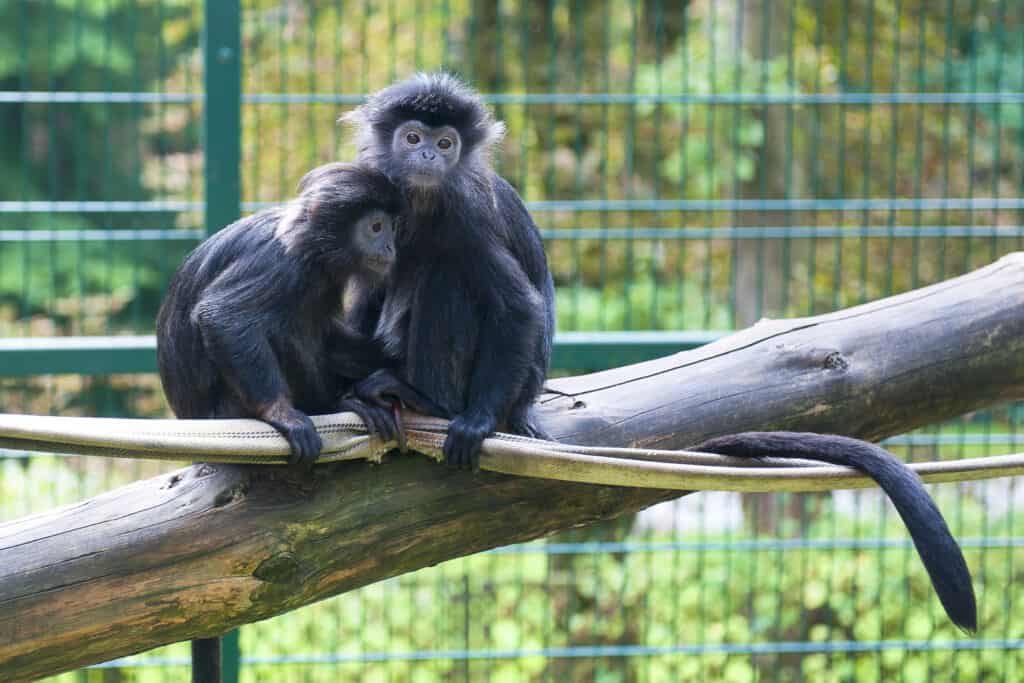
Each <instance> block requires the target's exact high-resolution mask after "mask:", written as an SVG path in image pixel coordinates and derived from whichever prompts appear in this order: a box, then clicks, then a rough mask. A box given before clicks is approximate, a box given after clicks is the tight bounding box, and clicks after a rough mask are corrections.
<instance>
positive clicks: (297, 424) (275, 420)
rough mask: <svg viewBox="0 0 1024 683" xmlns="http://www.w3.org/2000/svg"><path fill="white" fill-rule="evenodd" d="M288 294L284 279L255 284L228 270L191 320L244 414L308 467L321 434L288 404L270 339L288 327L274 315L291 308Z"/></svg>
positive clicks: (295, 460) (205, 295)
mask: <svg viewBox="0 0 1024 683" xmlns="http://www.w3.org/2000/svg"><path fill="white" fill-rule="evenodd" d="M264 283H273V285H274V286H273V288H271V287H270V286H268V285H267V284H264ZM290 290H291V288H290V287H288V281H287V278H275V277H260V279H259V281H256V280H255V278H252V277H240V276H238V275H237V274H236V273H235V272H234V271H232V270H228V271H227V272H225V273H224V275H222V276H221V277H219V278H218V279H217V280H215V281H214V282H213V283H212V284H211V285H210V286H209V287H208V288H207V289H206V290H205V291H204V292H203V295H202V297H201V298H200V299H199V301H198V302H197V303H196V305H195V307H194V308H193V309H192V320H193V321H194V322H195V324H196V325H197V326H198V327H199V330H200V332H201V334H202V339H203V346H204V347H205V349H206V351H207V353H208V354H209V356H210V359H211V360H212V361H213V363H214V365H216V367H217V369H218V370H219V371H220V373H221V375H222V376H223V377H224V379H225V381H226V382H227V383H228V385H229V386H230V387H231V389H232V390H233V392H234V393H235V396H236V397H237V399H238V401H239V403H240V405H241V408H242V409H243V411H244V412H246V413H247V414H248V415H249V416H251V417H256V418H259V419H261V420H264V421H265V422H267V423H269V424H270V425H272V426H273V427H274V428H275V429H277V430H278V431H279V432H281V434H282V435H283V436H284V437H285V438H286V439H287V440H288V443H289V445H290V446H291V450H292V457H291V459H290V462H292V464H298V463H303V464H312V463H313V461H315V460H316V458H317V456H318V455H319V454H320V449H321V447H322V442H321V440H320V435H319V434H317V431H316V428H315V427H314V426H313V422H312V421H311V420H310V419H309V416H307V415H306V414H305V413H303V412H301V411H299V410H297V409H296V408H295V407H294V406H293V405H292V402H291V400H290V399H289V397H288V385H287V382H286V381H285V379H284V375H283V373H282V372H281V367H280V364H279V363H278V359H277V356H276V355H275V354H274V350H273V349H272V348H271V345H270V340H269V337H268V330H270V329H273V328H275V327H283V326H284V325H285V324H286V320H284V319H283V316H282V314H280V313H274V312H275V311H287V310H290V308H289V306H290V305H293V304H289V303H287V301H286V300H287V298H288V294H289V293H290ZM293 301H294V299H293Z"/></svg>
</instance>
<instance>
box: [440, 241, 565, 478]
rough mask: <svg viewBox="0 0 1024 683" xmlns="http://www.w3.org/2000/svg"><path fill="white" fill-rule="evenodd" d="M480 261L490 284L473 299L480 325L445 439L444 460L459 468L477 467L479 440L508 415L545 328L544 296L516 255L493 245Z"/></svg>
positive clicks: (528, 372)
mask: <svg viewBox="0 0 1024 683" xmlns="http://www.w3.org/2000/svg"><path fill="white" fill-rule="evenodd" d="M483 267H485V268H487V269H488V273H489V275H488V276H487V277H488V278H489V280H490V283H491V284H492V286H489V287H488V288H487V291H486V293H485V295H484V298H482V300H480V301H478V302H477V306H478V316H479V325H480V327H479V336H478V339H477V345H476V359H475V362H474V364H473V372H472V375H471V377H470V381H469V391H468V397H467V401H466V410H465V412H463V413H461V414H459V415H456V416H455V417H454V418H453V419H452V422H451V425H450V426H449V428H448V437H447V439H446V440H445V444H444V454H445V460H446V462H447V463H448V464H449V465H454V466H456V467H460V468H473V469H476V467H477V461H478V458H479V452H480V444H481V443H483V440H484V438H486V437H487V436H488V435H490V434H492V433H493V432H494V430H495V429H497V427H498V425H499V424H500V423H501V421H502V420H503V419H504V418H505V417H507V415H508V412H509V408H510V407H511V405H512V403H514V402H515V400H516V398H517V396H518V395H519V393H520V391H521V390H522V388H523V385H524V383H525V382H526V381H527V379H528V378H529V376H530V372H531V369H532V368H533V366H534V365H535V364H536V363H537V362H538V359H537V358H536V354H537V348H538V346H539V344H540V340H541V339H542V337H543V335H544V334H546V325H545V316H546V311H545V303H544V299H543V297H542V296H541V294H540V292H538V291H537V289H535V288H534V287H533V285H532V284H531V283H530V281H529V279H528V278H527V277H526V274H525V273H524V272H523V269H522V268H520V267H519V264H518V263H517V262H516V260H515V258H513V257H512V255H511V254H510V253H508V252H507V251H505V250H503V249H501V248H497V249H496V250H494V251H493V252H492V258H491V260H490V262H489V263H487V264H483Z"/></svg>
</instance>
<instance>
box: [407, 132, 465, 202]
mask: <svg viewBox="0 0 1024 683" xmlns="http://www.w3.org/2000/svg"><path fill="white" fill-rule="evenodd" d="M461 152H462V138H461V137H459V133H458V131H457V130H455V128H453V127H452V126H428V125H426V124H424V123H421V122H420V121H414V120H410V121H406V122H404V123H403V124H402V125H400V126H398V127H397V128H395V132H394V133H393V134H392V136H391V155H392V161H393V163H394V167H395V169H396V170H397V171H398V172H397V173H396V174H394V177H397V178H401V180H402V182H404V183H405V184H407V185H408V186H409V187H410V188H413V189H418V190H432V189H436V188H438V187H440V185H441V184H442V183H443V182H444V179H445V177H446V176H447V175H448V173H449V172H450V171H451V170H452V169H453V168H455V166H456V165H457V164H458V163H459V155H460V154H461Z"/></svg>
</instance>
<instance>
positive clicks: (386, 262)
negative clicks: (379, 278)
mask: <svg viewBox="0 0 1024 683" xmlns="http://www.w3.org/2000/svg"><path fill="white" fill-rule="evenodd" d="M394 263H395V262H394V260H393V259H389V258H385V257H383V256H374V257H371V258H368V259H366V267H367V268H369V269H370V270H371V271H373V272H374V273H376V274H377V275H387V274H388V273H390V272H391V266H392V265H394Z"/></svg>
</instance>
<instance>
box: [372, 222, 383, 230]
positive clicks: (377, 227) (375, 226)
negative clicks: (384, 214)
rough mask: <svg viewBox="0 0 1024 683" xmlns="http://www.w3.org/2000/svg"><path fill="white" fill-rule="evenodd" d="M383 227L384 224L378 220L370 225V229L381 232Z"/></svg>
mask: <svg viewBox="0 0 1024 683" xmlns="http://www.w3.org/2000/svg"><path fill="white" fill-rule="evenodd" d="M383 228H384V226H383V225H382V224H381V222H380V221H377V222H376V223H374V224H373V225H371V226H370V230H373V231H374V232H380V231H381V230H382V229H383Z"/></svg>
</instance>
